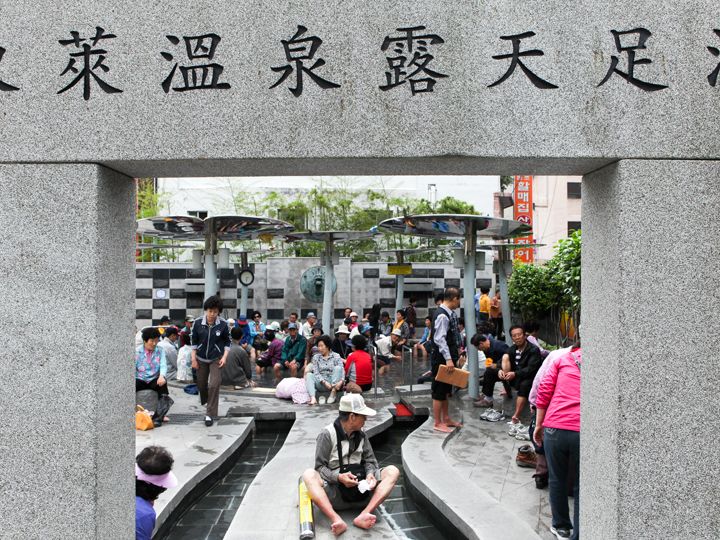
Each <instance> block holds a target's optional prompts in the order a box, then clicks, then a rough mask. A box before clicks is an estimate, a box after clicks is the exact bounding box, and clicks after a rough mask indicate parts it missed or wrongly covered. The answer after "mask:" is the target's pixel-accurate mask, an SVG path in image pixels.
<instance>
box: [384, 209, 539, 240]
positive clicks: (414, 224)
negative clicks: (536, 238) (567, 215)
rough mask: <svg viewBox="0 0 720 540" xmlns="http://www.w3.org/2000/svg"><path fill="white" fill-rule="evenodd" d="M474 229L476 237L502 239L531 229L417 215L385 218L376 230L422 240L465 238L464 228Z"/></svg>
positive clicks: (494, 221)
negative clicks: (407, 235)
mask: <svg viewBox="0 0 720 540" xmlns="http://www.w3.org/2000/svg"><path fill="white" fill-rule="evenodd" d="M473 224H474V226H475V227H476V228H477V237H478V238H492V239H494V240H503V239H506V238H513V237H516V236H524V235H526V234H528V233H530V232H531V231H532V228H531V227H530V226H528V225H525V224H524V223H520V222H519V221H513V220H511V219H500V218H492V217H485V216H474V215H467V214H418V215H413V216H404V217H394V218H390V219H386V220H385V221H383V222H381V223H380V224H379V225H378V228H379V229H382V230H383V231H385V232H390V233H399V234H412V235H415V236H422V237H425V238H457V237H465V233H466V231H467V228H468V227H469V226H471V225H473Z"/></svg>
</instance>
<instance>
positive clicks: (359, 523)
mask: <svg viewBox="0 0 720 540" xmlns="http://www.w3.org/2000/svg"><path fill="white" fill-rule="evenodd" d="M376 521H377V518H376V517H375V516H374V515H373V514H371V513H370V512H363V513H362V514H360V515H359V516H358V517H356V518H355V519H353V525H355V526H356V527H360V528H361V529H369V528H370V527H372V526H373V525H375V522H376Z"/></svg>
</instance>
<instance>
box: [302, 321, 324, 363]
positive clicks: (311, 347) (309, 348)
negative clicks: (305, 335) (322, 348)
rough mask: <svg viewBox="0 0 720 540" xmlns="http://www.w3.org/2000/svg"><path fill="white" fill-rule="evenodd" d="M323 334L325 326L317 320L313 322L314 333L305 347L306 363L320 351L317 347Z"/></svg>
mask: <svg viewBox="0 0 720 540" xmlns="http://www.w3.org/2000/svg"><path fill="white" fill-rule="evenodd" d="M322 335H323V327H322V325H321V324H320V323H319V322H316V323H315V324H313V327H312V335H311V336H310V339H308V340H307V345H306V348H305V364H307V363H308V362H310V360H311V359H312V357H313V356H315V355H316V354H317V353H318V348H317V342H318V339H320V338H321V337H322Z"/></svg>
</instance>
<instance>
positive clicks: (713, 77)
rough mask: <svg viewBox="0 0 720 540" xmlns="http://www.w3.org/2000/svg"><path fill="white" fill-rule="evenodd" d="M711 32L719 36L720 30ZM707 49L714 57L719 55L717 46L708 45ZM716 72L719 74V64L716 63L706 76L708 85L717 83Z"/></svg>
mask: <svg viewBox="0 0 720 540" xmlns="http://www.w3.org/2000/svg"><path fill="white" fill-rule="evenodd" d="M713 32H715V35H716V36H717V37H719V38H720V30H717V29H715V30H713ZM708 51H710V53H711V54H712V55H713V56H715V57H718V56H720V49H718V48H717V47H710V46H708ZM718 74H720V64H718V65H717V66H716V67H715V69H714V70H713V72H712V73H711V74H710V75H708V77H707V79H708V82H709V83H710V86H715V85H716V84H717V80H718Z"/></svg>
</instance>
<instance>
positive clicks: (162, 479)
mask: <svg viewBox="0 0 720 540" xmlns="http://www.w3.org/2000/svg"><path fill="white" fill-rule="evenodd" d="M173 463H174V460H173V457H172V455H170V452H168V451H167V450H166V449H165V448H163V447H162V446H148V447H147V448H144V449H143V450H142V451H141V452H140V453H139V454H138V455H137V457H136V458H135V540H150V539H151V538H152V533H153V529H154V528H155V519H156V517H157V516H156V513H155V508H154V507H153V504H154V502H155V500H156V499H157V498H158V497H159V496H160V494H161V493H163V492H165V491H166V490H167V489H168V488H174V487H175V486H177V478H175V475H174V474H173V473H172V466H173Z"/></svg>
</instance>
